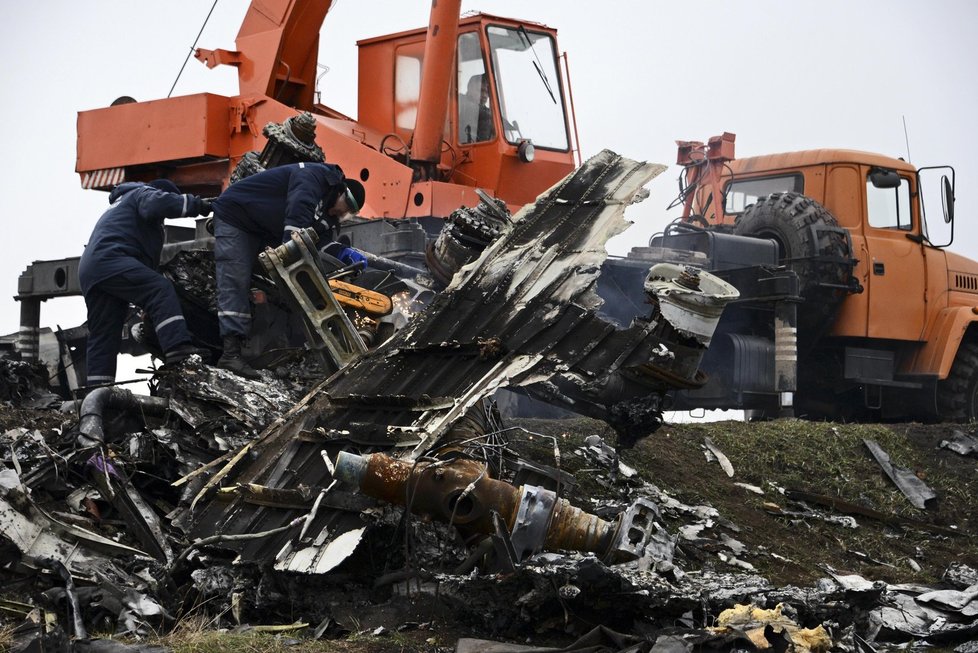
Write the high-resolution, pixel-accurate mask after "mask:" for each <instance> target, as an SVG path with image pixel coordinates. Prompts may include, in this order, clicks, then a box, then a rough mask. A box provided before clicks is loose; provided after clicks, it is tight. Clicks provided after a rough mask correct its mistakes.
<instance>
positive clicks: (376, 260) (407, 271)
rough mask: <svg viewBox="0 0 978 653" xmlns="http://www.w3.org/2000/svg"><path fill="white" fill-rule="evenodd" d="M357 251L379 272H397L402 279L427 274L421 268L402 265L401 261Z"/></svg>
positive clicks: (360, 250)
mask: <svg viewBox="0 0 978 653" xmlns="http://www.w3.org/2000/svg"><path fill="white" fill-rule="evenodd" d="M357 251H358V252H360V253H361V254H363V255H364V256H365V257H366V258H367V263H368V264H369V265H370V267H372V268H376V269H377V270H383V271H385V272H395V273H397V274H398V275H400V276H402V277H416V276H418V275H423V274H426V273H425V271H424V270H422V269H421V268H416V267H414V266H412V265H407V264H406V263H401V262H400V261H395V260H393V259H389V258H386V257H384V256H377V255H376V254H371V253H370V252H366V251H364V250H362V249H358V250H357Z"/></svg>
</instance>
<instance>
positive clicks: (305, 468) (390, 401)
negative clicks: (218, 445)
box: [193, 151, 665, 572]
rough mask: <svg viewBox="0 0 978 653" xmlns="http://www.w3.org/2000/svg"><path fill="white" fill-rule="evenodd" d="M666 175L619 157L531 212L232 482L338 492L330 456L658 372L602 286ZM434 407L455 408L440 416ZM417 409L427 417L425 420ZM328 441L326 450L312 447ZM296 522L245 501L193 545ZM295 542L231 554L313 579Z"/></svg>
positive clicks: (276, 540) (209, 523) (216, 515)
mask: <svg viewBox="0 0 978 653" xmlns="http://www.w3.org/2000/svg"><path fill="white" fill-rule="evenodd" d="M664 169H665V167H664V166H660V165H653V164H647V163H638V162H635V161H629V160H627V159H624V158H622V157H620V156H618V155H616V154H614V153H612V152H607V151H605V152H603V153H601V154H600V155H598V156H596V157H594V158H593V159H591V160H590V161H588V162H587V163H586V164H585V165H584V166H582V168H580V169H579V170H578V171H577V172H575V173H574V174H572V175H570V176H568V177H567V178H566V179H565V180H563V181H562V182H560V183H559V184H557V185H556V186H555V187H554V188H553V189H551V190H550V191H549V192H547V193H545V194H543V195H542V196H541V197H540V198H539V199H538V201H537V202H536V203H535V204H532V205H529V206H527V207H524V208H523V210H521V211H520V212H519V213H518V214H517V215H516V216H515V217H514V218H513V226H512V228H511V229H509V230H508V231H507V233H506V234H504V235H503V236H502V237H501V238H499V239H498V240H497V241H496V242H494V243H493V244H492V245H490V246H489V247H488V248H487V249H486V250H485V251H484V252H483V254H482V256H481V257H480V258H479V259H478V260H477V261H475V262H473V263H471V264H469V265H467V266H465V267H464V268H463V269H462V270H461V271H460V272H459V273H458V274H456V275H455V277H454V280H453V282H452V285H451V286H449V288H447V289H446V290H445V291H444V292H443V293H441V294H440V295H439V296H438V297H437V298H436V299H435V300H434V301H433V303H432V304H431V305H430V306H428V307H427V308H426V309H425V310H424V311H423V312H421V313H419V314H418V315H416V316H415V317H414V319H413V320H412V321H411V322H410V323H409V324H408V325H407V327H405V328H404V329H402V330H401V331H399V332H398V333H397V334H395V335H394V336H393V337H392V338H391V339H390V340H388V341H387V342H386V343H384V344H383V345H381V346H380V347H378V348H377V349H375V350H373V351H371V352H368V353H367V354H365V355H364V356H363V357H361V358H359V359H358V360H355V361H353V362H352V363H350V364H349V365H347V366H346V367H345V368H344V369H342V370H341V371H340V372H338V373H337V374H335V375H334V376H333V377H331V378H330V379H329V380H328V381H326V382H324V384H323V385H322V386H321V387H320V388H319V390H318V392H315V393H313V394H311V395H310V397H309V398H308V399H309V401H308V404H307V405H305V406H302V407H301V408H298V409H295V410H293V415H292V416H291V417H290V418H289V419H286V420H281V421H280V422H278V423H276V424H274V425H273V426H272V427H270V428H268V429H266V430H265V432H264V433H263V434H262V435H261V437H260V438H259V439H258V440H257V441H256V442H255V444H254V451H253V455H254V458H252V459H251V462H250V464H248V465H247V466H246V467H245V468H244V469H242V470H241V471H240V472H235V473H234V477H233V478H228V479H226V480H227V482H229V483H237V484H245V483H256V484H259V485H262V486H265V487H269V488H276V487H278V488H287V487H295V486H297V485H300V484H301V485H305V486H308V487H310V488H312V489H313V491H317V492H318V491H320V490H321V489H323V488H325V487H327V486H328V485H329V484H330V483H331V481H332V478H331V476H330V473H329V470H328V469H327V467H326V465H325V463H324V462H323V458H322V454H321V452H322V451H323V450H326V451H327V455H328V456H329V457H330V458H331V459H335V457H336V455H337V454H338V452H339V451H340V450H342V449H343V448H344V447H346V446H349V445H350V443H354V444H355V445H356V446H357V447H358V448H359V449H360V450H361V451H363V450H364V448H369V449H372V450H377V449H381V450H382V449H390V448H391V447H393V446H395V445H396V446H397V447H399V451H400V452H401V453H400V457H401V458H403V459H407V460H413V459H415V458H417V457H419V456H421V455H422V454H424V453H425V452H426V451H427V450H428V449H430V448H431V447H432V446H433V445H435V444H436V443H438V441H439V439H440V438H441V437H443V436H444V435H445V434H446V433H448V431H449V429H451V428H452V427H453V425H454V424H455V423H456V422H457V421H458V420H459V419H460V418H461V417H462V416H464V415H466V414H467V413H468V412H469V411H471V410H473V409H477V407H478V406H479V405H480V404H481V402H482V400H483V398H484V397H486V396H488V395H490V394H491V393H493V392H494V391H495V390H496V389H498V388H500V387H504V386H506V385H524V384H533V383H537V382H540V381H545V380H547V379H549V378H551V377H553V376H554V375H556V374H558V373H560V374H564V373H566V372H568V371H572V372H573V373H574V374H576V375H577V376H578V377H579V378H581V379H584V378H588V383H591V384H595V383H600V382H601V381H602V380H607V379H608V378H610V377H612V376H613V375H614V374H615V373H616V372H618V371H619V370H621V369H622V368H624V367H627V366H630V365H638V364H640V363H644V362H646V361H648V360H649V359H650V358H651V357H652V356H653V353H652V352H653V350H655V348H656V347H657V346H658V345H659V344H660V343H659V342H658V341H657V340H656V339H655V338H654V337H651V335H650V331H649V329H648V327H647V326H645V325H637V326H633V327H630V328H628V329H619V328H617V327H615V326H614V325H612V324H610V323H608V322H604V321H603V320H602V319H601V318H600V317H599V316H598V315H597V310H596V309H597V307H598V306H599V305H600V299H599V298H598V296H597V294H596V293H594V292H593V287H594V284H595V281H596V279H597V277H598V275H599V274H600V264H601V262H602V261H603V259H604V258H605V257H606V255H607V254H606V251H605V247H604V244H605V241H606V240H607V239H608V238H610V237H611V236H613V235H615V234H616V233H618V232H620V231H621V230H622V229H623V228H624V227H625V222H624V220H623V217H622V213H623V210H624V207H625V206H626V205H627V204H628V203H629V202H630V201H631V200H632V199H633V198H634V196H635V194H636V193H637V192H638V191H639V189H641V187H642V186H643V185H644V184H646V183H647V182H648V181H649V180H650V179H651V178H652V177H654V176H655V175H657V174H659V173H660V172H662V171H663V170H664ZM644 392H646V393H647V392H649V391H648V390H644ZM621 394H622V392H621V391H620V390H619V391H618V392H617V393H615V394H614V399H613V400H619V399H620V396H621ZM432 397H440V398H447V399H448V401H446V402H443V403H441V404H440V405H437V406H431V403H432V402H431V398H432ZM416 405H425V406H426V407H427V409H426V410H423V411H418V410H416V409H415V406H416ZM317 429H319V431H317ZM314 432H319V433H322V434H323V436H322V439H321V440H319V441H316V439H315V438H302V437H300V434H301V433H314ZM344 432H345V433H348V435H343V434H344ZM328 433H329V434H337V436H330V435H326V434H328ZM336 437H340V438H343V439H342V440H339V439H336ZM296 516H297V515H296V513H295V512H294V511H287V510H281V509H276V508H275V507H273V506H257V505H253V504H247V503H245V502H244V501H242V500H241V499H240V498H239V499H234V500H232V501H231V502H230V503H229V504H223V503H221V504H217V503H214V504H209V505H207V506H206V508H205V510H204V511H203V512H201V513H198V515H197V519H196V527H195V529H194V533H193V534H194V535H195V536H197V537H206V536H208V535H211V534H213V533H227V534H233V533H244V532H255V531H266V530H271V529H272V528H275V527H278V526H282V525H285V524H288V523H289V521H291V520H292V519H294V518H295V517H296ZM348 517H352V518H353V519H349V520H348V519H347V518H346V517H344V516H342V515H337V512H336V511H335V510H320V511H319V513H318V514H317V515H316V516H315V518H314V519H312V520H311V523H309V524H308V526H307V529H308V531H309V532H310V533H321V532H327V531H325V529H326V527H327V524H329V525H330V528H329V530H328V533H329V535H328V537H326V540H325V541H324V542H323V543H322V545H320V546H323V545H326V544H328V542H329V541H330V540H332V539H333V538H335V537H337V536H339V535H341V534H342V533H344V532H347V531H348V530H352V529H353V528H358V527H360V526H362V524H360V523H359V520H358V519H356V515H349V516H348ZM294 535H295V534H294V533H290V532H285V533H281V534H276V535H274V536H271V537H269V538H267V539H263V540H258V541H248V542H245V543H241V544H238V543H235V544H233V545H229V546H234V547H235V548H237V549H238V550H239V551H241V553H242V556H243V557H244V558H245V559H250V560H269V559H273V558H275V559H277V564H280V565H282V566H283V567H285V568H290V569H293V570H295V571H309V572H312V571H314V570H315V564H314V563H313V562H310V563H309V565H308V566H306V567H305V568H303V569H296V568H295V567H294V566H292V565H291V562H290V560H289V559H288V558H289V556H290V555H293V553H287V554H286V555H285V556H284V557H278V556H279V554H280V552H282V551H283V550H284V547H285V544H286V542H287V541H288V540H289V539H290V538H292V537H293V536H294ZM314 558H315V556H313V557H312V558H310V560H312V559H314Z"/></svg>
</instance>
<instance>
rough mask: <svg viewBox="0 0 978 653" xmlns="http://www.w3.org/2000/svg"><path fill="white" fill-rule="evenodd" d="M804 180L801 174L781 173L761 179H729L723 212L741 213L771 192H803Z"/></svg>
mask: <svg viewBox="0 0 978 653" xmlns="http://www.w3.org/2000/svg"><path fill="white" fill-rule="evenodd" d="M804 192H805V180H804V179H803V178H802V176H801V175H781V176H778V177H763V178H761V179H745V180H743V181H731V182H730V183H729V184H727V188H726V190H725V191H724V199H723V212H724V213H726V214H727V215H736V214H737V213H743V212H744V211H745V210H746V209H747V207H748V206H750V205H751V204H754V203H755V202H757V200H759V199H760V198H762V197H767V196H768V195H770V194H771V193H804Z"/></svg>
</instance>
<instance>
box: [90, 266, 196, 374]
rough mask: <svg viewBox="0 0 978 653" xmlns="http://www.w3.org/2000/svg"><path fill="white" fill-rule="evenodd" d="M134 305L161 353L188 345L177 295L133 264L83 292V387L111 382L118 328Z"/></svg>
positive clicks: (164, 281)
mask: <svg viewBox="0 0 978 653" xmlns="http://www.w3.org/2000/svg"><path fill="white" fill-rule="evenodd" d="M129 304H135V305H136V306H138V307H140V308H141V309H143V310H144V311H146V312H147V313H148V314H149V317H150V319H151V320H152V321H153V325H154V327H155V328H156V337H157V339H158V340H159V342H160V346H161V347H162V348H163V351H164V352H168V351H170V350H172V349H174V348H175V347H177V346H179V345H184V344H189V343H190V331H189V330H187V323H186V321H185V320H184V319H183V311H182V310H181V308H180V302H179V300H178V299H177V292H176V290H174V288H173V284H171V283H170V282H169V281H168V280H167V279H165V278H164V277H163V276H162V275H160V273H159V272H156V271H154V270H151V269H149V268H148V267H146V266H144V265H141V264H138V263H136V264H135V265H133V266H132V267H131V268H130V269H128V270H126V271H125V272H121V273H119V274H116V275H113V276H111V277H109V278H108V279H103V280H102V281H99V282H98V283H96V284H95V285H94V286H92V287H91V288H90V289H89V290H88V292H87V293H85V305H86V306H87V307H88V354H87V359H88V360H87V365H88V380H87V383H86V384H87V385H99V384H103V383H112V382H113V381H115V369H116V359H117V358H118V357H119V347H120V345H121V344H122V328H123V325H124V324H125V321H126V315H127V314H128V312H129Z"/></svg>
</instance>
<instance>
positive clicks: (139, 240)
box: [78, 179, 210, 386]
mask: <svg viewBox="0 0 978 653" xmlns="http://www.w3.org/2000/svg"><path fill="white" fill-rule="evenodd" d="M109 202H110V203H111V204H112V206H111V207H110V208H109V210H108V211H106V212H105V213H104V214H103V215H102V217H101V218H99V221H98V222H97V223H96V224H95V229H94V230H93V231H92V235H91V237H90V238H89V239H88V245H87V246H86V247H85V251H84V253H83V254H82V257H81V261H80V262H79V264H78V280H79V282H80V283H81V290H82V295H84V297H85V305H86V306H87V307H88V379H87V383H86V385H88V386H92V385H102V384H106V383H112V382H113V381H115V369H116V359H117V358H118V356H119V347H120V345H121V343H122V328H123V324H124V323H125V319H126V314H127V313H128V311H129V304H135V305H136V306H139V307H140V308H142V309H143V310H144V311H146V312H147V313H148V314H149V316H150V318H151V319H152V321H153V325H154V327H155V328H156V336H157V339H158V340H159V342H160V346H161V347H162V348H163V352H164V360H165V362H166V363H167V364H172V363H176V362H179V361H181V360H183V359H185V358H187V357H188V356H190V355H191V354H194V353H198V350H197V349H196V348H195V347H193V345H192V344H191V338H190V331H188V330H187V325H186V322H185V321H184V319H183V311H181V310H180V303H179V302H178V301H177V293H176V291H175V290H174V289H173V285H172V284H171V283H170V282H169V281H167V280H166V279H165V278H164V277H163V276H162V275H161V274H160V273H159V272H158V271H157V267H158V266H159V264H160V254H161V253H162V251H163V220H164V219H165V218H182V217H194V216H198V215H207V214H208V213H210V204H209V201H208V200H203V199H201V198H199V197H197V196H196V195H182V194H180V189H179V188H177V186H176V184H174V183H173V182H171V181H169V180H168V179H157V180H155V181H151V182H149V183H148V184H144V183H140V182H127V183H123V184H119V185H118V186H116V187H115V188H114V189H113V190H112V192H111V193H110V194H109Z"/></svg>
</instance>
